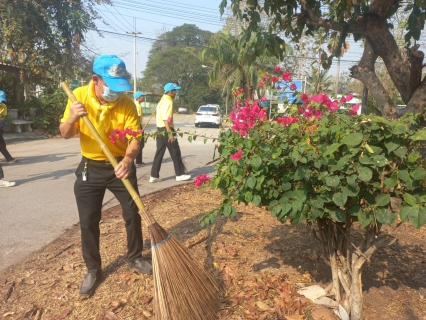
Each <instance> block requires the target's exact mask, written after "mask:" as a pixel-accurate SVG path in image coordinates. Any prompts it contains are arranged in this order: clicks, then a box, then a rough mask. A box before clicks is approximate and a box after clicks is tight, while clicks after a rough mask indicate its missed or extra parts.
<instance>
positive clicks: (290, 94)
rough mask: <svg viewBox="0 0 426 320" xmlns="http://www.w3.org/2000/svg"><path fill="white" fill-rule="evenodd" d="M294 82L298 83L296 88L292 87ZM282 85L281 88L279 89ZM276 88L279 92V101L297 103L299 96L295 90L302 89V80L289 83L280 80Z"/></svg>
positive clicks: (299, 90)
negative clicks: (292, 88)
mask: <svg viewBox="0 0 426 320" xmlns="http://www.w3.org/2000/svg"><path fill="white" fill-rule="evenodd" d="M292 83H294V84H295V85H296V90H291V89H290V84H292ZM278 87H280V89H278ZM275 88H277V91H278V92H279V95H278V101H279V102H280V103H283V102H284V101H288V102H290V103H295V102H296V101H297V96H296V93H295V91H297V92H301V91H302V80H294V81H292V82H289V83H288V86H287V83H286V82H285V81H280V82H277V83H276V84H275Z"/></svg>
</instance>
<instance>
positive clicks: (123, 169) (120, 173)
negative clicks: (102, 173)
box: [114, 157, 133, 179]
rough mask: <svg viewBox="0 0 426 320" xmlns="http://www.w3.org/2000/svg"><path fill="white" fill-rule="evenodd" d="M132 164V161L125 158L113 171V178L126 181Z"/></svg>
mask: <svg viewBox="0 0 426 320" xmlns="http://www.w3.org/2000/svg"><path fill="white" fill-rule="evenodd" d="M132 163H133V161H132V160H131V159H130V158H128V157H125V158H124V159H123V160H121V161H120V162H119V163H118V165H117V166H116V167H115V169H114V171H115V176H116V177H117V178H118V179H127V177H128V176H129V173H130V170H131V169H132Z"/></svg>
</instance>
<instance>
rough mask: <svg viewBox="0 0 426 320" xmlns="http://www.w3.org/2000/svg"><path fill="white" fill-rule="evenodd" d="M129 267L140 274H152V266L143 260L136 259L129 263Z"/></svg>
mask: <svg viewBox="0 0 426 320" xmlns="http://www.w3.org/2000/svg"><path fill="white" fill-rule="evenodd" d="M129 265H130V267H132V268H134V269H136V270H138V271H139V272H140V273H142V274H152V265H151V264H150V263H149V262H148V261H146V259H145V258H142V257H141V258H137V259H135V260H132V261H129Z"/></svg>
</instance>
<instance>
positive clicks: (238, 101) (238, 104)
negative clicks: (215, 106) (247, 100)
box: [237, 99, 243, 107]
mask: <svg viewBox="0 0 426 320" xmlns="http://www.w3.org/2000/svg"><path fill="white" fill-rule="evenodd" d="M242 105H243V104H242V103H241V101H240V99H238V100H237V106H239V107H241V106H242Z"/></svg>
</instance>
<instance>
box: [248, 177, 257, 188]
mask: <svg viewBox="0 0 426 320" xmlns="http://www.w3.org/2000/svg"><path fill="white" fill-rule="evenodd" d="M256 182H257V180H256V178H255V177H249V178H248V179H247V186H248V187H249V188H250V189H253V188H254V186H255V185H256Z"/></svg>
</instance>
